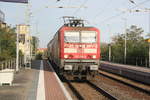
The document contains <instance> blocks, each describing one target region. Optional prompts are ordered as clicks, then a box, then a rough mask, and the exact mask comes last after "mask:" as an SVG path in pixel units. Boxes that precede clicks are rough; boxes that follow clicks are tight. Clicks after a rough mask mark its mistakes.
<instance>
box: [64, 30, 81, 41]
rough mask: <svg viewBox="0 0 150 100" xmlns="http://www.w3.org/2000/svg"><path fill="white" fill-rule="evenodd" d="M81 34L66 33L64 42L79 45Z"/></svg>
mask: <svg viewBox="0 0 150 100" xmlns="http://www.w3.org/2000/svg"><path fill="white" fill-rule="evenodd" d="M79 37H80V33H79V32H65V34H64V41H65V42H69V43H78V42H80V38H79Z"/></svg>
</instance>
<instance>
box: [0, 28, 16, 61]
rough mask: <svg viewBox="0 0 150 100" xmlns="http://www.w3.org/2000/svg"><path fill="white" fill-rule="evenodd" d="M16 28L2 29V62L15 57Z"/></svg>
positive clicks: (0, 29)
mask: <svg viewBox="0 0 150 100" xmlns="http://www.w3.org/2000/svg"><path fill="white" fill-rule="evenodd" d="M15 41H16V34H15V28H9V27H5V28H2V27H0V61H2V60H7V59H11V58H14V57H15V54H16V44H15Z"/></svg>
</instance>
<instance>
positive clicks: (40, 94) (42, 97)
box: [36, 60, 45, 100]
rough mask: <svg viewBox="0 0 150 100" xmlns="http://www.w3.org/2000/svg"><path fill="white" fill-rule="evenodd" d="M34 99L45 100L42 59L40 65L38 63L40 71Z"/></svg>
mask: <svg viewBox="0 0 150 100" xmlns="http://www.w3.org/2000/svg"><path fill="white" fill-rule="evenodd" d="M36 100H45V86H44V69H43V61H42V60H41V65H40V73H39V81H38V89H37V96H36Z"/></svg>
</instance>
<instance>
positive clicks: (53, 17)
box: [0, 0, 150, 48]
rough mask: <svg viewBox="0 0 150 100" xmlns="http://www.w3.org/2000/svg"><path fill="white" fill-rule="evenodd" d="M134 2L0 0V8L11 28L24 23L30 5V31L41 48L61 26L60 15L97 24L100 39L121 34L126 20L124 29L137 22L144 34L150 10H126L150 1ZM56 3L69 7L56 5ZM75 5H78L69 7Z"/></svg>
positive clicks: (108, 0)
mask: <svg viewBox="0 0 150 100" xmlns="http://www.w3.org/2000/svg"><path fill="white" fill-rule="evenodd" d="M134 2H135V3H136V4H132V3H131V2H130V1H129V0H60V1H59V2H57V0H29V6H28V5H27V4H20V3H8V2H0V10H2V11H3V12H4V13H5V22H6V23H7V24H9V25H11V26H12V27H13V26H16V25H17V24H25V23H27V20H28V19H29V18H28V17H27V16H26V15H27V14H26V12H27V8H28V7H29V8H30V12H31V17H30V25H31V32H30V34H31V35H33V36H37V37H38V38H39V40H40V44H39V45H40V47H41V48H43V47H44V48H45V47H47V44H48V42H49V41H50V40H51V39H52V37H53V35H54V34H55V33H56V32H57V30H58V29H59V28H60V27H61V26H62V25H63V20H62V17H63V16H75V17H77V18H81V19H84V20H85V23H86V25H87V26H93V27H97V28H98V29H99V30H100V32H101V35H100V39H101V42H107V43H109V42H111V38H112V37H113V36H115V35H117V34H121V33H123V32H124V30H125V21H126V23H127V26H126V28H129V27H130V26H131V25H136V26H138V27H141V28H142V29H143V30H144V33H148V32H149V30H150V28H149V25H150V13H148V12H132V13H130V12H128V11H127V9H132V10H135V9H144V8H150V0H134ZM137 5H139V6H137ZM58 6H64V7H68V8H57V7H58ZM74 6H75V7H77V8H69V7H74ZM47 7H48V8H47ZM124 11H125V13H123V12H124ZM125 19H126V20H125ZM145 35H146V34H145Z"/></svg>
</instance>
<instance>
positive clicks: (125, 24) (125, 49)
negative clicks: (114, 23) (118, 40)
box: [122, 18, 127, 64]
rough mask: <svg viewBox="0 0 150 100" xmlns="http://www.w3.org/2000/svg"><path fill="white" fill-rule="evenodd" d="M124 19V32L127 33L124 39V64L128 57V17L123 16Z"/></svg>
mask: <svg viewBox="0 0 150 100" xmlns="http://www.w3.org/2000/svg"><path fill="white" fill-rule="evenodd" d="M122 20H124V34H125V39H124V64H126V59H127V32H126V28H127V19H126V18H122Z"/></svg>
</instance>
